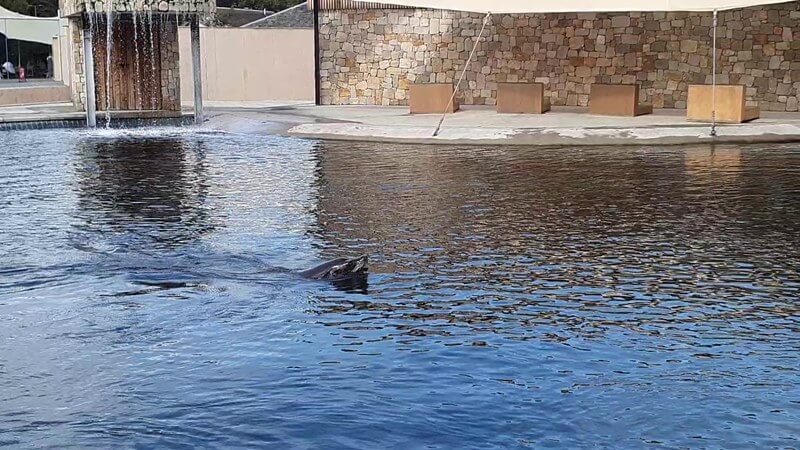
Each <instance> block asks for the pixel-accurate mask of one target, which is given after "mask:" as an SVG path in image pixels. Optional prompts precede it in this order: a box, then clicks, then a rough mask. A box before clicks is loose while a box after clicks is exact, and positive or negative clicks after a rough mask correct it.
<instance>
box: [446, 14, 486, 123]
mask: <svg viewBox="0 0 800 450" xmlns="http://www.w3.org/2000/svg"><path fill="white" fill-rule="evenodd" d="M491 17H492V13H486V17H485V18H484V19H483V27H481V32H480V33H478V37H477V38H476V39H475V45H474V46H473V47H472V52H470V54H469V58H467V62H466V64H464V70H463V71H461V78H459V79H458V83H457V84H456V88H455V89H453V95H451V96H450V102H449V103H447V107H446V108H445V109H444V112H443V113H442V118H441V119H439V125H437V126H436V131H434V132H433V136H434V137H435V136H438V135H439V132H440V131H441V130H442V124H443V123H444V118H445V117H446V116H447V111H448V110H449V109H450V107H451V106H452V105H453V102H454V101H455V99H456V94H458V89H459V88H460V87H461V82H463V81H464V77H465V76H466V75H467V69H469V65H470V63H471V62H472V57H473V56H475V52H476V51H477V50H478V44H480V42H481V37H483V32H484V31H485V30H486V25H488V24H489V19H490V18H491Z"/></svg>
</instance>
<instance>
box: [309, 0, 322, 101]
mask: <svg viewBox="0 0 800 450" xmlns="http://www.w3.org/2000/svg"><path fill="white" fill-rule="evenodd" d="M311 4H312V5H313V8H314V104H316V105H318V106H319V105H320V104H322V80H321V78H322V77H321V76H320V73H319V71H320V59H319V0H311Z"/></svg>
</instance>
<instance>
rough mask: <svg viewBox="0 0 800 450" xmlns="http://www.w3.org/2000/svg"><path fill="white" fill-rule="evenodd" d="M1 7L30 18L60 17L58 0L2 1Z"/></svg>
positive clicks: (0, 1)
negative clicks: (34, 16)
mask: <svg viewBox="0 0 800 450" xmlns="http://www.w3.org/2000/svg"><path fill="white" fill-rule="evenodd" d="M0 6H2V7H3V8H5V9H8V10H11V11H14V12H17V13H20V14H26V15H29V16H33V15H36V16H39V17H55V16H56V15H58V0H0Z"/></svg>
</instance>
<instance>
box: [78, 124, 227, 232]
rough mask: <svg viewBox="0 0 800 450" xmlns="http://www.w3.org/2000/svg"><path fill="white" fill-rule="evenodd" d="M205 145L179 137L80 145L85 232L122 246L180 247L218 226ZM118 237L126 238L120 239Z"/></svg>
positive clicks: (99, 140) (92, 141) (95, 141)
mask: <svg viewBox="0 0 800 450" xmlns="http://www.w3.org/2000/svg"><path fill="white" fill-rule="evenodd" d="M205 158H206V157H205V149H204V148H203V146H202V143H189V142H186V141H185V140H184V139H181V138H179V137H167V138H158V139H147V140H142V139H120V138H115V139H103V138H97V137H85V138H83V139H81V140H80V141H79V142H78V143H77V145H76V159H75V161H74V170H75V173H76V174H77V177H78V179H77V183H76V184H75V188H76V189H77V192H78V208H79V212H78V213H77V214H76V216H78V217H80V218H82V219H83V220H84V223H83V224H81V225H79V226H78V227H79V228H80V229H81V231H84V232H85V231H91V232H92V233H91V234H90V235H89V236H91V237H89V236H87V235H86V234H83V236H84V237H86V238H88V239H114V240H115V243H116V244H117V245H124V246H131V245H141V246H151V245H152V246H155V247H159V246H164V247H170V246H180V245H185V244H187V243H189V242H192V241H195V240H197V239H199V238H200V237H202V236H203V235H206V234H208V233H210V232H211V231H213V230H214V228H215V225H214V222H213V220H212V218H211V214H210V212H209V209H208V206H207V204H206V200H207V196H208V189H209V186H208V175H207V173H206V171H207V167H206V161H205ZM119 235H122V236H123V237H124V238H123V239H119Z"/></svg>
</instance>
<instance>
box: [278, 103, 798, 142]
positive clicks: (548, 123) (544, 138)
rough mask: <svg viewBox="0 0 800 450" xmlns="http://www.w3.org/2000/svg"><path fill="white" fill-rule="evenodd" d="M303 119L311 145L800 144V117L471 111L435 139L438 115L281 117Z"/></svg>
mask: <svg viewBox="0 0 800 450" xmlns="http://www.w3.org/2000/svg"><path fill="white" fill-rule="evenodd" d="M282 114H284V115H285V114H292V115H294V116H295V117H296V118H297V119H298V120H297V123H296V124H294V125H293V126H291V127H289V128H288V130H287V132H286V134H288V135H290V136H296V137H302V138H314V139H330V140H349V141H373V142H409V143H421V144H437V143H441V144H454V143H458V144H481V145H484V144H501V145H547V146H554V145H569V146H576V145H673V144H695V143H703V142H724V143H755V142H800V114H787V113H779V114H772V115H770V117H768V118H764V119H760V120H757V121H754V122H750V123H745V124H735V125H720V126H719V127H718V130H717V131H718V135H717V136H716V137H712V136H711V134H710V131H711V128H710V125H708V124H698V123H692V122H688V121H687V120H686V118H685V111H683V110H660V111H658V112H657V113H656V114H653V115H648V116H641V117H625V118H620V117H596V116H589V115H587V114H586V113H585V110H583V109H578V108H553V112H551V113H550V114H546V115H542V116H529V115H498V114H496V113H494V111H491V110H488V109H479V108H476V109H470V110H467V111H464V112H461V113H457V114H453V115H450V116H448V117H447V119H446V120H445V122H444V127H443V128H442V131H441V133H440V134H439V136H437V137H434V136H433V130H434V129H435V128H436V122H437V121H438V117H434V116H409V115H407V114H401V113H400V111H399V110H398V109H395V108H376V107H317V108H316V109H314V108H296V109H294V110H292V111H282Z"/></svg>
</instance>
